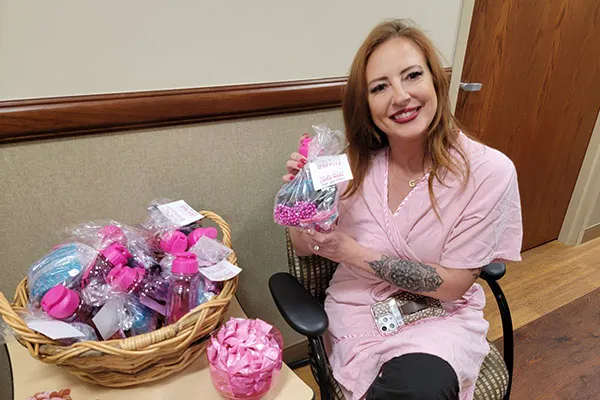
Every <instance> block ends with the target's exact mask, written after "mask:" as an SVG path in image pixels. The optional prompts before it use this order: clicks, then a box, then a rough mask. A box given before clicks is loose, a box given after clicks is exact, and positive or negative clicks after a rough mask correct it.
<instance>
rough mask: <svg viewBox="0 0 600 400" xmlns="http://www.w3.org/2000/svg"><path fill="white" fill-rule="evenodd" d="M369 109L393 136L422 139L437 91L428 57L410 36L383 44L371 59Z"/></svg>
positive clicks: (376, 120) (391, 140)
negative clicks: (426, 58) (428, 64)
mask: <svg viewBox="0 0 600 400" xmlns="http://www.w3.org/2000/svg"><path fill="white" fill-rule="evenodd" d="M366 78H367V88H368V100H369V109H370V111H371V117H372V118H373V122H374V123H375V125H377V127H378V128H379V129H381V130H382V131H383V132H384V133H385V134H386V135H387V136H388V138H389V139H390V142H394V139H395V138H397V139H402V140H422V139H423V138H424V137H425V133H426V132H427V129H428V128H429V125H430V124H431V121H432V120H433V118H434V117H435V113H436V110H437V95H436V93H435V88H434V86H433V80H432V76H431V72H430V71H429V68H427V61H426V60H425V55H424V54H423V52H422V51H421V49H420V48H419V47H418V46H417V45H416V44H415V43H414V42H413V41H412V40H410V39H405V38H394V39H390V40H388V41H387V42H385V43H383V44H382V45H380V46H379V47H378V48H377V49H375V51H374V52H373V54H371V57H370V58H369V61H368V62H367V68H366Z"/></svg>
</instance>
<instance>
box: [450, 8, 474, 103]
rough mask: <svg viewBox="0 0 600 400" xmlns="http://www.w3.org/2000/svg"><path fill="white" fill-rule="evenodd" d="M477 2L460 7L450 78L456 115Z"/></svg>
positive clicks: (451, 100) (451, 101) (451, 98)
mask: <svg viewBox="0 0 600 400" xmlns="http://www.w3.org/2000/svg"><path fill="white" fill-rule="evenodd" d="M474 8H475V0H462V1H461V5H460V14H459V16H458V29H457V30H456V40H455V41H454V43H455V44H454V56H453V58H452V75H451V77H450V89H449V93H448V94H449V97H450V109H451V111H452V113H453V114H454V111H455V110H456V102H457V100H458V90H459V89H458V87H459V84H460V80H461V77H462V71H463V66H464V64H465V54H466V53H467V42H468V41H469V32H470V30H471V19H472V18H473V9H474Z"/></svg>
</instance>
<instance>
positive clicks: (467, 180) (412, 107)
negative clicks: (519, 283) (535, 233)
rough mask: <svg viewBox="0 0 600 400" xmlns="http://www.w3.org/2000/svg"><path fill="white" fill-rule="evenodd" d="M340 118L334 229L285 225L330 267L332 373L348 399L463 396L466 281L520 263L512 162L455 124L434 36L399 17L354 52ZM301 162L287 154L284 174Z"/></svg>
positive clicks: (471, 372)
mask: <svg viewBox="0 0 600 400" xmlns="http://www.w3.org/2000/svg"><path fill="white" fill-rule="evenodd" d="M343 113H344V121H345V127H346V138H347V140H348V143H349V145H348V150H347V153H348V157H349V160H350V164H351V168H352V172H353V175H354V180H353V181H350V182H349V184H348V186H347V187H346V188H345V192H344V195H343V196H342V200H341V202H340V216H339V219H338V222H337V225H336V227H335V229H334V230H333V231H332V232H329V233H322V232H315V231H314V230H304V231H300V230H294V229H293V230H292V232H291V233H292V240H293V243H294V247H295V249H296V251H297V253H298V255H301V256H302V255H310V254H318V255H320V256H323V257H326V258H329V259H331V260H333V261H336V262H339V263H340V265H339V267H338V268H337V270H336V272H335V274H334V276H333V278H332V280H331V282H330V285H329V288H328V290H327V299H326V301H325V309H326V311H327V314H328V316H329V320H330V326H329V331H328V338H327V342H328V343H327V347H328V353H329V361H330V364H331V367H332V369H333V373H334V377H335V379H336V380H337V381H338V382H339V383H340V385H341V386H342V389H343V392H344V394H345V396H346V398H347V399H353V400H354V399H360V398H363V397H366V398H367V399H390V398H394V399H396V398H401V399H458V398H460V399H464V400H467V399H471V398H472V397H473V391H474V387H475V381H476V379H477V376H478V373H479V369H480V367H481V363H482V362H483V359H484V358H485V356H486V355H487V353H488V351H489V346H488V343H487V341H486V333H487V330H488V323H487V322H486V321H485V320H484V318H483V307H484V304H485V296H484V293H483V290H482V288H481V286H479V285H478V284H476V283H475V280H476V279H477V277H478V276H479V273H480V271H481V268H482V267H483V266H485V265H486V264H488V263H490V262H492V261H494V260H512V261H518V260H520V248H521V239H522V225H521V210H520V200H519V192H518V186H517V177H516V172H515V168H514V166H513V164H512V162H511V161H510V160H509V159H508V158H507V157H506V156H505V155H503V154H502V153H500V152H499V151H497V150H494V149H491V148H489V147H487V146H484V145H483V144H480V143H478V142H476V141H474V140H472V139H470V138H469V137H467V136H466V135H465V134H463V133H462V132H461V131H460V130H459V128H458V123H457V122H456V120H455V119H454V117H453V116H452V114H451V112H450V104H449V99H448V83H447V80H446V77H445V76H444V70H443V68H442V66H441V63H440V60H439V58H438V56H437V54H436V52H435V49H434V47H433V45H432V43H431V42H430V41H429V40H428V39H427V38H426V37H425V35H424V34H423V33H422V32H420V31H419V30H418V29H416V28H414V27H412V26H410V25H409V24H407V23H406V22H405V21H402V20H394V21H389V22H384V23H382V24H380V25H378V26H377V27H375V28H374V30H373V31H372V32H371V33H370V34H369V36H368V37H367V38H366V40H365V42H364V43H363V44H362V46H361V47H360V49H359V50H358V53H357V54H356V57H355V59H354V62H353V64H352V68H351V71H350V76H349V79H348V84H347V87H346V90H345V93H344V99H343ZM305 162H306V160H305V159H304V158H303V157H302V156H301V155H300V154H298V153H293V154H292V155H291V157H290V160H288V162H287V168H288V174H287V175H285V176H284V177H283V179H284V181H286V182H289V181H290V180H291V179H293V177H294V176H295V174H296V173H297V172H298V170H299V168H301V167H302V166H303V165H304V163H305ZM407 292H409V293H413V294H418V295H420V296H422V297H420V296H417V297H412V298H408V297H406V293H407ZM390 299H397V301H396V302H395V303H394V302H392V303H389V300H390ZM407 299H408V300H407ZM411 299H413V300H411ZM415 299H416V300H415ZM432 299H438V300H439V301H440V302H436V301H434V300H432ZM379 302H384V303H383V304H391V305H392V307H393V305H394V304H396V305H397V306H401V307H400V308H399V310H400V311H401V313H402V317H403V318H404V319H405V320H406V321H407V322H406V323H405V324H404V325H402V326H400V327H399V328H397V327H393V328H394V329H397V331H395V332H394V333H393V334H387V333H386V332H383V331H382V329H383V328H382V327H381V326H380V327H379V328H378V323H379V322H381V321H380V320H379V322H377V321H376V319H375V317H374V316H373V315H372V312H371V308H372V306H373V305H374V304H375V303H379ZM402 304H404V305H402ZM440 304H441V307H440ZM387 329H390V326H387ZM392 330H393V329H392Z"/></svg>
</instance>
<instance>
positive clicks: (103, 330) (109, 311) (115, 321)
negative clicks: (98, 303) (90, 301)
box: [92, 299, 120, 340]
mask: <svg viewBox="0 0 600 400" xmlns="http://www.w3.org/2000/svg"><path fill="white" fill-rule="evenodd" d="M119 305H120V302H119V300H118V299H110V300H108V301H107V302H106V304H104V306H102V308H101V309H100V311H98V313H97V314H96V315H95V316H94V318H92V321H93V322H94V325H96V329H98V332H100V335H101V336H102V338H103V339H104V340H107V339H108V338H110V337H111V336H112V335H114V334H115V332H117V331H118V330H119V314H118V307H119Z"/></svg>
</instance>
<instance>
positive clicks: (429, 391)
mask: <svg viewBox="0 0 600 400" xmlns="http://www.w3.org/2000/svg"><path fill="white" fill-rule="evenodd" d="M390 399H402V400H404V399H414V400H458V378H457V376H456V372H454V369H453V368H452V367H451V366H450V364H448V362H447V361H445V360H442V359H441V358H439V357H437V356H433V355H431V354H423V353H414V354H406V355H403V356H401V357H396V358H392V359H391V360H390V361H388V362H386V363H385V364H383V367H382V368H381V373H380V374H379V376H378V377H377V378H376V379H375V382H373V384H372V385H371V387H370V388H369V390H368V391H367V400H390Z"/></svg>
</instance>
